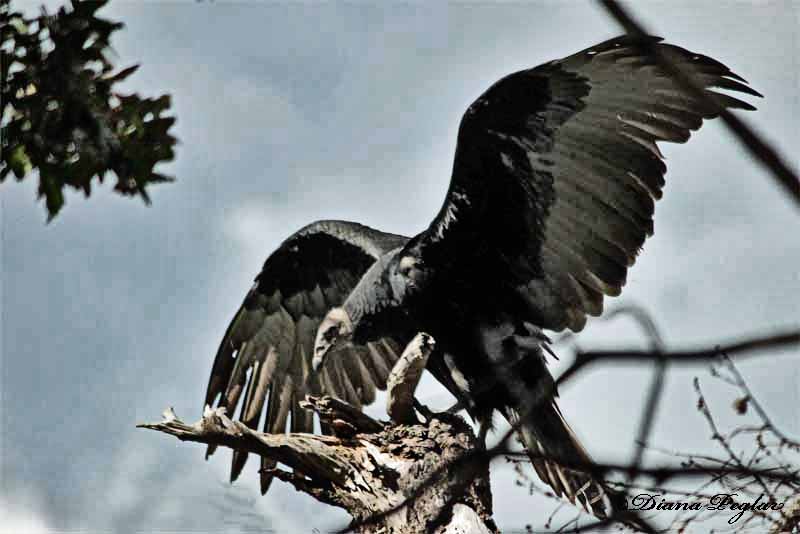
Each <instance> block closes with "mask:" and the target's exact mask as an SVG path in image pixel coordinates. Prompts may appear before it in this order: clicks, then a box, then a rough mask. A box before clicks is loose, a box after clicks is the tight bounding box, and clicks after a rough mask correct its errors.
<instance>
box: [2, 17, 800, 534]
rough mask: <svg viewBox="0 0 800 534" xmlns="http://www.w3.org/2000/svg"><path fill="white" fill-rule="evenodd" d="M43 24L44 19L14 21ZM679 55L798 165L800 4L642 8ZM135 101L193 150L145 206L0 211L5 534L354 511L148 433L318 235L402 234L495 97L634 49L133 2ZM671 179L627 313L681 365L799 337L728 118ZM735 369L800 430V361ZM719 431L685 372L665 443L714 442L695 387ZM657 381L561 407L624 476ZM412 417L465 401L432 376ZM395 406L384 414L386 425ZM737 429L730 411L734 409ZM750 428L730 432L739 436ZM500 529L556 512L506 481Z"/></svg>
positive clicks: (660, 422) (338, 518) (794, 244)
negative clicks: (708, 354)
mask: <svg viewBox="0 0 800 534" xmlns="http://www.w3.org/2000/svg"><path fill="white" fill-rule="evenodd" d="M24 5H25V6H26V7H27V8H30V9H33V8H35V7H36V6H37V5H38V3H34V2H31V3H29V4H24ZM636 7H637V11H638V12H639V13H640V15H641V16H642V18H643V20H644V21H645V22H646V23H648V25H649V27H650V28H651V29H652V30H653V31H654V32H655V33H658V34H660V35H662V36H664V37H666V38H667V39H668V40H669V41H670V42H673V43H675V44H679V45H681V46H684V47H687V48H689V49H691V50H695V51H698V52H701V53H704V54H707V55H710V56H712V57H715V58H717V59H719V60H721V61H723V62H724V63H726V64H728V65H729V66H730V67H731V68H733V69H734V70H735V71H736V72H737V73H739V74H741V75H742V76H744V77H745V78H747V79H748V80H749V81H750V82H751V83H752V85H753V86H754V87H755V88H756V89H758V90H759V91H761V92H762V93H763V94H764V95H765V98H764V99H763V100H761V101H758V102H756V105H757V106H758V107H759V110H758V111H757V112H755V113H750V114H748V115H747V117H746V118H747V119H748V120H749V121H750V122H751V123H752V124H753V125H755V126H756V128H757V129H758V130H759V131H760V132H762V133H763V134H764V135H765V136H767V138H768V139H769V140H771V141H773V142H774V143H775V144H776V145H777V146H778V147H779V148H780V149H781V150H782V151H783V152H784V153H785V154H790V155H792V158H793V159H791V160H790V161H791V162H792V164H793V165H794V166H795V168H797V164H798V159H797V156H796V155H797V153H798V141H797V140H798V138H800V126H798V125H800V121H798V120H797V117H798V116H800V102H798V94H800V81H799V79H798V72H800V69H798V59H797V58H798V55H799V54H800V41H798V39H800V34H799V33H798V30H797V28H798V27H800V4H798V3H797V2H794V3H792V2H754V3H745V2H737V3H733V2H728V3H721V2H705V3H701V4H699V5H698V4H697V3H696V2H691V3H675V2H670V3H666V2H662V3H637V6H636ZM105 13H106V14H107V16H109V17H111V18H115V19H120V20H122V21H124V22H125V23H126V26H127V27H126V28H125V29H124V30H123V31H121V32H118V34H117V35H116V38H115V40H114V46H115V49H116V50H117V52H118V56H119V57H118V63H119V64H120V65H121V66H122V65H128V64H131V63H134V62H139V63H141V64H142V67H141V69H140V70H139V72H137V74H136V75H135V76H133V77H132V79H131V80H130V82H128V85H127V87H128V88H129V89H131V90H136V91H140V92H143V93H145V94H147V95H155V94H161V93H164V92H169V93H171V94H172V95H173V100H174V108H175V114H176V116H177V117H178V122H177V126H176V133H177V135H178V136H179V138H180V140H181V145H180V146H179V149H178V152H177V158H176V160H175V161H174V162H173V163H171V164H170V165H168V166H166V167H165V169H164V170H165V171H166V172H168V173H171V174H172V175H174V176H175V177H176V178H177V181H176V182H175V183H174V184H171V185H162V186H158V187H157V188H155V189H152V191H151V195H152V198H153V205H152V206H150V207H145V206H144V205H142V204H141V202H139V201H138V200H134V201H132V200H130V199H122V198H119V197H117V196H116V195H113V194H112V193H111V192H110V191H109V189H110V188H109V187H108V186H106V187H102V188H100V190H98V191H97V193H95V194H94V195H93V196H92V198H90V199H88V200H86V199H84V198H82V197H81V196H80V195H76V194H71V195H69V197H68V199H67V205H66V207H65V209H64V210H63V211H62V213H61V214H60V215H59V216H58V217H57V219H56V220H55V221H54V222H53V223H51V224H49V225H45V223H44V220H45V211H44V208H43V206H42V204H41V203H38V202H36V201H35V186H36V184H35V183H34V180H28V181H26V182H24V183H5V184H3V185H2V188H1V189H0V191H1V192H0V203H1V208H0V209H1V210H2V229H1V230H0V231H1V232H2V234H1V235H2V249H1V251H2V256H0V257H1V258H2V259H1V260H0V269H1V271H0V282H1V283H2V345H1V346H2V353H1V355H0V356H1V358H2V359H1V360H0V363H1V364H2V365H1V369H2V375H0V376H1V378H2V399H1V400H2V402H1V403H0V411H2V419H0V423H1V424H0V435H1V436H2V449H0V453H1V461H0V469H1V470H2V472H1V473H0V532H3V533H5V532H9V533H10V532H52V531H63V530H84V531H90V532H99V531H109V532H136V531H141V532H154V531H174V530H181V531H205V532H212V531H213V532H223V531H224V532H241V531H248V530H254V529H262V530H264V529H274V530H275V531H278V532H311V531H312V529H313V528H318V529H322V530H324V529H325V528H328V527H334V526H339V525H341V524H343V522H344V521H346V519H347V518H346V516H345V514H343V513H341V512H339V511H336V510H332V509H329V508H327V507H326V506H324V505H321V504H318V503H316V502H314V501H313V500H311V499H310V498H308V497H305V496H303V495H300V494H298V493H296V492H295V491H294V490H291V489H289V488H287V487H284V486H281V485H280V484H279V483H276V484H275V485H274V486H273V489H272V490H271V492H270V494H269V495H268V496H267V497H264V498H262V497H260V495H259V494H258V491H257V475H256V473H255V467H254V466H253V465H248V469H247V470H246V473H245V474H244V475H243V476H242V478H241V479H240V481H238V482H237V483H236V484H234V485H233V486H231V485H229V484H228V483H227V469H228V465H229V455H228V454H225V453H221V454H220V453H218V454H217V455H216V456H215V457H214V458H213V459H212V460H211V461H210V462H204V461H203V448H202V447H201V446H197V445H191V444H185V443H180V442H178V441H177V440H174V439H171V438H167V437H165V436H160V435H157V434H154V433H152V432H147V431H143V430H136V429H135V428H134V425H135V423H136V422H142V421H150V420H155V419H158V418H159V416H160V415H159V414H160V413H161V411H162V410H163V409H164V408H165V407H166V406H168V405H172V406H174V407H175V410H176V412H177V413H178V415H179V416H181V417H183V418H184V419H187V420H194V419H195V418H196V417H198V416H199V415H200V411H201V407H202V400H203V395H204V389H205V386H206V381H207V375H208V372H209V370H210V366H211V362H212V357H213V355H214V352H215V350H216V346H217V344H218V342H219V339H220V337H221V336H222V334H223V332H224V329H225V327H226V326H227V323H228V320H229V319H230V317H231V315H232V313H233V312H234V311H235V309H236V307H237V306H238V305H239V303H240V301H241V298H242V297H243V295H244V293H245V291H246V290H247V289H248V288H249V286H250V284H251V281H252V278H253V276H254V275H255V274H256V273H257V271H258V270H259V268H260V264H261V262H262V261H263V260H264V258H265V257H266V255H267V254H268V253H269V252H270V251H271V250H273V249H274V248H275V247H276V246H277V245H278V244H279V242H280V241H281V240H282V239H284V238H285V237H286V236H288V235H289V234H290V233H292V232H293V231H294V230H296V229H297V228H299V227H300V226H302V225H304V224H306V223H307V222H310V221H312V220H315V219H320V218H341V219H351V220H358V221H361V222H364V223H366V224H369V225H372V226H376V227H379V228H382V229H384V230H387V231H392V232H397V233H403V234H407V235H413V234H414V233H415V232H418V231H420V230H421V229H423V228H424V227H425V226H426V225H427V224H428V222H429V221H430V219H431V218H432V217H433V216H434V214H435V213H436V211H437V210H438V208H439V206H440V204H441V202H442V198H443V195H444V192H445V190H446V188H447V184H448V178H449V174H450V165H451V162H452V154H453V148H454V142H455V134H456V129H457V125H458V121H459V118H460V116H461V113H462V112H463V111H464V110H465V109H466V107H467V106H468V105H469V103H470V102H471V101H472V100H473V99H474V98H475V97H477V96H478V95H479V94H480V93H481V92H482V91H483V90H484V89H485V88H487V87H488V86H489V85H490V84H491V83H492V82H493V81H495V80H496V79H498V78H500V77H501V76H503V75H505V74H507V73H510V72H512V71H515V70H519V69H522V68H527V67H530V66H534V65H537V64H539V63H542V62H544V61H547V60H550V59H554V58H558V57H562V56H565V55H568V54H570V53H573V52H575V51H577V50H580V49H582V48H585V47H587V46H590V45H592V44H594V43H596V42H599V41H602V40H605V39H607V38H610V37H612V36H614V35H616V34H617V33H619V30H618V28H617V27H616V26H615V24H614V23H613V22H611V21H610V20H609V19H608V18H607V16H606V15H605V14H604V13H603V12H602V10H601V9H600V8H598V7H597V6H595V5H594V4H593V3H583V2H569V3H568V2H559V3H555V2H534V3H529V4H511V5H489V4H486V5H454V6H446V5H439V6H437V7H429V6H422V5H394V6H391V7H376V6H372V5H369V4H358V5H354V4H351V5H330V4H326V5H314V4H303V5H273V4H256V3H249V4H248V3H235V4H227V3H222V2H215V3H167V2H148V3H144V2H136V3H134V2H130V3H125V2H119V3H115V4H114V5H113V6H109V7H108V8H107V9H105ZM662 148H663V150H664V152H665V154H666V156H667V163H668V166H669V169H670V170H669V172H668V174H667V187H666V192H665V198H664V200H663V201H662V202H661V203H660V205H659V208H658V209H657V213H656V234H655V236H654V237H653V238H652V239H651V240H650V241H649V242H648V243H647V244H646V246H645V250H644V254H643V255H642V257H641V259H640V261H639V262H638V263H637V264H636V266H635V267H634V268H633V270H632V272H631V273H630V276H629V284H628V287H627V288H626V290H625V291H624V293H623V296H622V297H621V298H619V299H616V300H615V301H614V302H612V303H610V304H611V306H613V305H617V304H624V303H638V304H641V305H642V306H644V307H646V308H647V309H648V310H650V311H651V312H652V314H653V316H654V317H655V319H656V321H657V322H658V324H659V325H660V327H661V328H662V332H663V335H664V337H665V339H666V340H667V342H668V343H669V345H670V346H671V347H684V346H693V345H696V344H708V343H714V342H716V341H720V340H726V339H730V338H735V337H736V336H742V335H747V334H748V333H759V332H769V331H771V330H773V329H777V328H779V327H788V326H792V325H797V324H798V322H799V320H800V308H799V307H798V306H799V305H798V303H799V302H800V270H799V269H798V265H800V240H798V238H797V231H796V229H797V210H796V208H794V207H792V206H791V205H790V204H789V202H788V201H787V199H786V198H785V197H784V196H783V195H782V193H781V192H780V191H779V190H778V189H777V187H776V186H775V185H774V184H773V183H772V182H771V181H770V180H769V179H768V178H767V177H766V175H765V173H764V172H763V171H762V169H761V168H760V167H759V166H758V164H756V163H754V162H753V161H752V160H751V159H750V158H749V157H748V156H747V155H746V154H744V153H743V151H742V149H741V148H740V147H739V146H738V144H737V143H736V141H735V140H734V139H733V138H732V137H731V135H730V134H728V132H727V131H726V130H725V129H724V128H723V127H722V125H720V124H708V125H707V126H706V127H705V128H704V129H703V131H702V132H700V133H699V134H697V135H695V136H694V137H693V138H692V140H691V141H690V142H689V143H688V144H687V145H681V146H670V145H667V146H665V147H662ZM579 339H580V343H581V345H582V346H584V347H589V346H591V347H600V346H616V347H619V346H626V347H627V346H631V347H636V346H642V345H643V343H644V341H643V339H642V337H641V335H640V333H639V332H638V331H637V330H636V329H635V328H634V327H633V326H632V325H631V324H629V323H628V322H626V321H625V320H622V319H620V320H616V321H599V320H594V321H592V322H591V323H590V326H589V327H588V328H587V329H586V330H585V332H584V333H582V334H581V335H580V338H579ZM797 355H798V354H797V351H796V350H795V351H794V352H792V351H783V352H776V353H775V354H774V355H773V356H770V357H769V358H762V359H758V360H756V361H752V362H750V363H746V364H743V365H742V369H743V371H744V372H745V374H746V376H747V378H748V379H749V380H750V381H751V385H752V386H753V389H754V390H755V392H756V394H757V395H758V396H759V397H760V398H761V399H762V400H763V402H764V404H765V406H766V407H767V409H768V410H769V411H770V413H771V414H773V415H774V418H775V420H776V422H778V423H779V424H780V425H782V427H783V428H784V429H785V430H786V431H787V432H788V433H793V434H794V435H799V434H800V415H798V410H797V406H800V386H798V383H800V359H798V358H797ZM694 375H699V376H700V377H701V379H702V380H704V383H706V384H707V388H706V389H709V390H711V391H710V393H709V398H710V400H711V402H715V403H716V405H715V406H718V408H717V411H718V412H723V413H725V412H727V411H729V408H728V407H729V404H730V401H731V400H732V398H733V397H732V395H731V394H730V392H729V391H728V390H726V389H725V388H722V387H719V386H718V385H716V384H714V382H713V381H712V379H710V378H709V377H708V373H707V371H706V370H705V369H703V368H698V369H692V370H688V371H676V372H674V373H672V374H670V376H669V378H668V381H667V395H666V399H665V403H664V404H663V406H662V409H661V410H660V411H659V413H658V419H657V421H656V429H655V433H654V436H653V442H654V443H655V444H657V445H660V446H663V447H668V448H680V449H695V450H713V448H712V447H713V445H712V444H711V442H710V440H709V434H708V432H707V430H706V428H705V426H704V423H703V421H702V420H701V419H700V417H699V416H698V414H697V413H696V412H695V411H694V408H693V406H694V398H693V395H692V390H691V377H692V376H694ZM647 383H648V375H647V374H646V372H645V371H643V370H637V369H632V368H614V369H602V370H601V369H598V370H595V371H592V372H591V373H587V374H586V375H584V376H583V377H582V378H581V379H579V380H576V381H575V382H573V383H571V384H570V385H569V387H567V388H565V389H564V390H563V391H562V392H561V395H562V398H563V400H562V406H563V408H564V411H565V412H566V414H567V418H568V419H569V420H570V421H571V422H572V424H573V426H574V428H575V429H576V432H577V434H578V435H579V436H580V437H581V438H582V440H583V441H584V443H585V444H586V446H587V448H588V449H589V451H590V452H591V454H592V455H593V456H595V457H596V458H598V459H603V460H625V459H626V458H627V457H628V455H629V454H630V452H631V450H632V441H633V436H634V431H635V428H636V424H637V407H638V406H639V405H640V403H641V399H642V392H643V391H644V390H645V388H646V386H647ZM421 397H422V399H423V401H425V402H429V403H430V404H431V405H432V406H434V407H436V406H439V407H444V406H446V405H447V404H448V403H449V399H448V398H447V397H446V395H445V394H444V393H443V392H442V390H440V389H438V388H437V387H436V386H435V385H433V384H432V383H431V382H430V381H429V382H427V383H426V385H425V388H424V389H423V391H422V392H421ZM380 411H381V409H380V407H378V408H376V409H375V411H374V413H376V414H379V413H380ZM723 420H724V418H723ZM731 422H735V421H731ZM493 473H494V474H493V489H494V496H495V510H496V517H497V520H498V521H499V523H500V525H501V526H502V527H503V528H504V529H507V530H511V529H515V528H523V527H524V525H525V524H527V523H534V524H541V523H542V522H543V521H544V519H545V514H546V513H548V512H549V510H550V509H551V508H552V505H551V504H550V503H548V502H546V501H540V500H534V499H532V498H531V497H529V496H528V495H527V492H526V491H524V490H522V489H519V488H518V487H516V486H515V485H514V477H513V475H512V474H510V473H509V472H508V471H503V470H502V469H497V470H496V471H494V472H493Z"/></svg>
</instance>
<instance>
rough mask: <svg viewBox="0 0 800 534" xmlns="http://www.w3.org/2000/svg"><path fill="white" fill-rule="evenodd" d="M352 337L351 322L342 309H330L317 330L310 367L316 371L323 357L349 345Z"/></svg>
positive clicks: (323, 359)
mask: <svg viewBox="0 0 800 534" xmlns="http://www.w3.org/2000/svg"><path fill="white" fill-rule="evenodd" d="M352 337H353V322H352V320H351V319H350V315H349V314H348V313H347V311H346V310H345V309H344V308H333V309H331V310H330V311H329V312H328V314H327V315H326V316H325V318H324V319H323V320H322V322H321V323H320V325H319V328H318V329H317V338H316V340H315V341H314V359H313V360H312V363H311V365H312V367H313V368H314V371H317V370H318V369H319V368H320V367H321V366H322V363H323V362H324V361H325V357H326V356H327V355H328V354H332V353H334V352H336V351H337V350H339V349H341V348H344V347H346V346H347V345H349V344H350V341H351V340H352Z"/></svg>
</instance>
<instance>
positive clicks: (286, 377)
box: [206, 221, 408, 493]
mask: <svg viewBox="0 0 800 534" xmlns="http://www.w3.org/2000/svg"><path fill="white" fill-rule="evenodd" d="M407 239H408V238H406V237H403V236H399V235H395V234H388V233H385V232H381V231H378V230H375V229H373V228H369V227H367V226H364V225H362V224H358V223H352V222H345V221H318V222H315V223H313V224H310V225H308V226H306V227H305V228H303V229H301V230H299V231H298V232H296V233H295V234H294V235H292V236H291V237H289V238H288V239H287V240H286V241H284V242H283V244H281V246H280V247H279V248H278V249H277V250H276V251H275V252H273V253H272V254H271V255H270V256H269V258H267V260H266V262H265V263H264V267H263V269H262V270H261V273H260V274H259V275H258V276H257V277H256V282H255V284H254V285H253V288H252V289H251V290H250V292H249V293H248V294H247V296H246V297H245V299H244V303H243V304H242V306H241V308H240V309H239V311H238V312H237V313H236V315H235V316H234V318H233V320H232V321H231V324H230V326H228V330H227V332H226V333H225V337H224V338H223V340H222V342H221V343H220V346H219V350H218V351H217V357H216V359H215V361H214V367H213V369H212V371H211V378H210V380H209V384H208V390H207V393H206V404H207V405H209V406H211V405H213V403H214V401H215V399H217V398H219V404H218V406H220V407H225V408H226V409H227V411H228V415H229V416H231V417H233V416H234V415H235V414H234V413H233V412H234V411H235V410H236V408H237V405H238V404H239V401H240V400H241V397H242V394H243V393H244V400H243V401H242V403H241V405H242V407H241V412H240V415H239V418H240V419H241V421H242V422H243V423H244V424H246V425H247V426H249V427H251V428H256V426H258V423H259V420H260V418H261V416H262V411H263V412H264V417H263V419H264V423H263V428H264V432H269V433H273V434H274V433H282V432H285V431H286V427H287V422H288V420H289V418H290V416H291V431H292V432H312V431H313V429H314V426H313V423H314V422H313V418H312V414H311V413H310V412H308V411H307V410H304V409H302V408H300V406H299V402H300V401H301V400H303V398H304V397H305V395H306V394H307V393H310V394H317V395H318V394H327V395H331V396H333V397H337V398H340V399H342V400H344V401H347V402H349V403H350V404H352V405H354V406H356V407H360V406H361V405H362V404H369V403H371V402H372V401H373V400H374V399H375V390H376V389H384V388H385V386H386V379H387V377H388V375H389V371H390V370H391V368H392V366H393V365H394V362H395V361H396V360H397V357H398V352H397V351H398V346H397V345H396V343H394V341H393V340H391V339H382V340H379V341H377V342H375V343H371V344H369V345H368V346H366V347H360V346H353V347H351V348H348V349H343V351H342V352H343V353H342V354H340V355H337V357H336V358H328V360H327V361H326V363H325V365H324V366H323V367H322V368H321V369H320V370H319V372H318V373H316V374H315V375H311V360H312V355H313V350H314V337H315V335H316V333H317V327H318V326H319V324H320V322H321V321H322V319H323V317H324V316H325V314H326V313H327V312H328V310H329V309H330V308H333V307H336V306H340V305H341V304H342V303H343V302H344V300H345V299H346V298H347V296H348V295H349V294H350V291H351V290H352V289H353V287H354V286H355V285H356V284H357V283H358V281H359V279H360V278H361V276H362V275H363V274H364V272H365V271H366V270H367V269H368V268H369V267H370V266H371V265H372V264H373V263H374V262H375V260H376V259H377V258H378V257H380V256H381V255H382V254H384V253H385V252H387V251H388V250H391V249H394V248H397V247H398V246H401V245H402V244H403V243H405V242H406V240H407ZM309 377H311V378H310V379H309ZM307 386H308V387H310V388H311V390H310V391H309V390H307V389H306V387H307ZM325 430H326V429H325V428H324V427H323V431H325ZM212 452H213V448H209V454H210V453H212ZM246 460H247V453H246V452H243V451H234V455H233V464H232V466H231V481H233V480H235V479H236V478H237V477H238V476H239V474H240V473H241V471H242V468H243V467H244V464H245V461H246ZM261 464H262V468H265V467H274V464H272V463H271V462H270V460H268V459H266V458H262V460H261ZM271 480H272V477H271V475H269V474H268V473H264V472H263V469H262V473H261V491H262V493H265V492H266V491H267V489H268V488H269V485H270V482H271Z"/></svg>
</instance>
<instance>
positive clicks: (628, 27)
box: [600, 0, 800, 205]
mask: <svg viewBox="0 0 800 534" xmlns="http://www.w3.org/2000/svg"><path fill="white" fill-rule="evenodd" d="M600 4H601V5H602V6H603V7H604V8H605V9H606V11H607V12H608V14H609V15H611V16H612V17H613V18H614V19H615V20H616V21H617V22H618V23H619V24H620V25H621V26H622V27H623V28H625V31H626V32H628V33H629V34H631V35H639V36H641V35H647V34H648V32H647V31H646V30H645V28H643V27H642V25H641V24H640V23H638V22H636V21H635V20H634V19H633V17H632V16H631V15H630V14H629V13H628V12H627V10H625V9H624V8H623V7H622V6H621V5H620V4H619V2H617V1H616V0H600ZM637 46H639V47H640V48H641V49H642V50H644V51H645V52H647V53H648V54H649V55H650V56H651V57H652V58H653V59H654V60H655V61H656V62H657V63H658V65H659V66H660V67H661V68H663V69H664V70H665V71H666V72H667V73H668V74H669V75H670V76H672V78H673V79H674V80H675V81H676V82H677V83H678V84H679V85H681V86H682V87H683V89H685V90H686V91H688V92H689V94H691V95H692V97H694V98H697V99H700V100H702V101H703V102H704V103H705V104H707V105H709V106H713V107H712V109H714V110H715V113H717V114H718V115H719V117H720V118H721V119H722V121H723V122H724V123H725V125H726V126H727V127H728V128H729V129H730V130H731V132H733V133H734V135H735V136H736V138H737V139H739V141H740V142H741V143H742V144H743V145H744V146H745V147H746V148H747V150H748V151H749V152H750V154H751V155H752V156H754V157H755V158H756V159H757V160H758V161H760V162H761V164H762V165H764V166H765V167H767V168H768V169H769V170H770V173H771V175H772V177H773V178H774V179H775V181H776V182H778V185H779V186H780V187H781V188H782V189H783V190H784V192H785V193H786V194H787V195H788V196H789V198H791V199H792V200H793V201H794V202H795V203H796V204H798V205H800V179H798V177H797V175H796V174H795V173H794V172H793V171H792V170H791V169H790V168H789V166H788V165H787V164H786V162H785V161H784V159H783V157H782V156H781V155H780V154H779V153H778V151H777V150H775V149H774V148H773V147H771V146H770V145H769V144H768V143H766V142H765V141H763V140H762V139H761V137H760V136H759V135H758V134H757V133H756V132H755V131H754V130H753V129H752V128H750V127H749V126H748V125H747V123H745V122H744V121H742V120H741V119H739V118H738V117H737V116H736V115H734V114H733V113H731V112H730V111H728V110H727V109H725V108H724V106H721V105H720V104H719V103H718V102H717V101H716V100H714V99H713V98H711V97H709V96H708V94H707V93H706V91H704V90H703V88H702V87H701V86H699V85H698V84H697V83H695V82H694V80H692V78H691V77H690V76H689V75H687V73H685V72H684V71H683V70H681V69H680V67H678V66H677V65H675V64H674V63H673V62H671V61H670V60H669V59H667V58H666V57H665V56H664V54H662V53H661V51H660V50H659V49H658V47H657V46H655V44H654V43H651V42H650V41H647V40H641V41H640V42H639V43H637Z"/></svg>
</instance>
